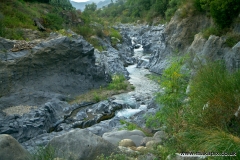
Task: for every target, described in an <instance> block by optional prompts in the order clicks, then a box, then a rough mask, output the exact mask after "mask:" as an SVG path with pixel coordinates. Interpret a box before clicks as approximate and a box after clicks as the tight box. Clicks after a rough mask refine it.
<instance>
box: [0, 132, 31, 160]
mask: <svg viewBox="0 0 240 160" xmlns="http://www.w3.org/2000/svg"><path fill="white" fill-rule="evenodd" d="M0 157H1V159H2V160H28V159H29V158H30V154H29V153H28V152H27V151H26V150H25V149H24V148H23V147H22V146H21V145H20V144H19V143H18V142H17V141H16V140H15V139H14V138H13V137H12V136H10V135H7V134H1V135H0Z"/></svg>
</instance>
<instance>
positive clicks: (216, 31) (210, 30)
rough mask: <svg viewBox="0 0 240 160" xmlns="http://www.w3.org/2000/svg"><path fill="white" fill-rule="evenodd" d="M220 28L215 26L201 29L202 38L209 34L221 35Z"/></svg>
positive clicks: (206, 37) (207, 36)
mask: <svg viewBox="0 0 240 160" xmlns="http://www.w3.org/2000/svg"><path fill="white" fill-rule="evenodd" d="M221 34H222V33H221V30H220V29H219V28H217V27H209V28H207V29H206V30H204V31H203V38H205V39H208V38H209V37H210V35H215V36H221Z"/></svg>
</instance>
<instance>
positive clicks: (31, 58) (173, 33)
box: [0, 17, 240, 159]
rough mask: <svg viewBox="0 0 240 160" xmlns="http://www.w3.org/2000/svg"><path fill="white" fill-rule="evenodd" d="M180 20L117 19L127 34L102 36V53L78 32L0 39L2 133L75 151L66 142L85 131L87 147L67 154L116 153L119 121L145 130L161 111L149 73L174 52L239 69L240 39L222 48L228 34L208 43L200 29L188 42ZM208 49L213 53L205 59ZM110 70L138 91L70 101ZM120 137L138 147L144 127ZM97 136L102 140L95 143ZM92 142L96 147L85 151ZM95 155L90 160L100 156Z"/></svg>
mask: <svg viewBox="0 0 240 160" xmlns="http://www.w3.org/2000/svg"><path fill="white" fill-rule="evenodd" d="M181 23H184V22H179V21H178V19H177V18H176V17H174V18H173V19H172V20H171V22H170V23H169V25H168V26H166V27H165V26H164V25H158V26H147V25H136V26H133V25H121V24H120V25H118V26H115V28H117V29H118V30H120V32H121V34H122V35H123V43H122V44H117V45H116V48H113V47H112V46H111V43H110V42H109V41H108V40H101V43H102V44H103V45H104V46H105V48H106V51H103V52H99V51H97V50H94V48H93V47H92V45H90V44H89V43H88V42H86V41H85V40H84V39H83V37H81V36H79V35H76V34H74V33H71V34H72V35H71V36H70V37H66V36H62V35H57V34H51V35H50V37H49V38H48V39H45V40H35V41H33V43H31V44H26V43H25V42H24V43H23V42H19V41H10V40H6V39H3V38H0V50H1V54H0V60H1V61H0V66H1V68H0V89H1V91H2V92H1V97H0V134H8V135H11V136H13V137H14V138H15V139H16V140H17V141H18V142H20V143H21V144H22V146H23V147H24V148H25V149H27V150H28V151H29V152H35V151H36V150H37V148H38V147H39V146H47V145H48V144H52V145H54V146H55V147H57V146H59V147H60V148H58V149H60V150H66V152H65V153H64V154H68V152H70V151H69V150H67V149H66V148H64V145H65V144H66V145H65V146H67V147H69V148H71V149H72V151H73V150H74V149H78V145H77V144H76V143H74V142H73V141H69V143H68V140H69V139H72V138H74V139H77V138H76V137H78V136H79V135H81V136H80V137H79V139H77V140H76V142H78V143H84V144H86V145H85V146H84V145H83V146H81V148H85V149H86V150H85V151H83V153H81V155H73V157H71V156H70V157H68V158H69V159H71V158H76V157H74V156H77V157H79V156H80V157H81V156H82V157H83V158H85V159H86V157H87V155H85V154H84V153H85V152H96V151H97V150H98V149H99V148H102V150H100V151H99V152H97V153H96V154H101V153H106V154H109V152H106V151H108V149H109V148H105V147H106V146H110V148H111V149H113V150H111V151H112V152H116V153H117V152H118V151H119V148H114V147H113V146H112V145H111V144H113V142H116V139H118V138H119V137H116V136H115V137H114V136H113V135H112V134H111V133H113V134H115V132H118V130H119V129H120V128H122V127H123V124H121V123H120V120H126V121H130V122H134V123H136V124H137V125H139V126H140V127H145V115H147V114H152V113H155V112H156V110H157V109H159V108H160V106H158V105H157V104H155V102H154V93H155V92H157V91H159V88H158V87H159V86H158V85H157V84H156V83H155V82H153V81H150V80H149V79H148V78H146V76H145V75H146V74H150V71H151V72H154V73H157V74H161V73H162V71H163V70H164V69H165V68H166V67H167V65H168V64H169V62H170V57H171V56H172V55H173V54H174V51H175V50H179V55H180V54H183V53H184V52H191V53H193V52H194V54H191V55H192V57H191V60H192V61H193V62H196V61H197V59H199V58H200V60H201V61H203V62H204V61H206V59H207V58H211V59H214V60H218V59H223V60H224V61H225V62H226V66H227V67H228V69H229V70H235V69H238V67H239V65H238V61H237V59H238V55H239V54H238V53H240V50H239V48H240V47H239V46H240V43H238V44H236V45H235V46H234V47H232V48H228V47H225V46H224V41H225V40H224V37H217V36H210V37H209V39H208V40H205V39H203V38H202V36H201V35H200V34H197V35H195V37H194V40H193V41H191V42H189V43H188V41H187V40H186V41H185V40H184V41H180V40H179V38H180V39H181V37H184V35H188V33H187V32H181ZM176 24H178V27H177V28H176V27H174V26H175V25H176ZM207 25H208V22H206V23H203V24H202V26H198V27H196V28H197V29H198V30H200V29H201V28H204V27H206V26H207ZM173 46H175V47H173ZM211 46H215V47H214V48H213V47H211ZM134 50H135V51H134ZM223 51H224V52H223ZM209 54H210V55H214V56H210V57H207V55H209ZM206 57H207V58H206ZM112 74H123V75H124V76H125V77H126V78H127V79H128V80H129V82H130V83H131V84H133V86H134V87H135V90H134V91H132V92H129V93H123V94H119V95H115V96H113V97H109V98H108V99H107V100H104V101H101V102H99V103H92V102H82V103H79V104H69V103H68V102H67V101H68V100H69V99H72V98H73V97H74V96H76V95H79V94H82V93H86V92H88V91H89V90H91V89H93V88H99V87H100V86H105V85H107V83H108V82H109V81H110V79H111V78H110V77H111V75H112ZM17 110H18V111H17ZM16 111H17V112H16ZM109 132H110V133H109ZM83 135H84V136H83ZM120 135H121V136H122V135H127V136H122V138H120V139H128V138H129V137H132V136H134V137H138V138H137V140H136V139H135V142H134V143H136V144H137V145H140V142H141V141H142V140H143V138H144V137H145V135H143V133H141V132H139V131H137V132H133V133H131V134H130V133H125V132H124V133H122V134H120ZM161 135H164V133H162V134H161ZM98 136H100V137H105V140H107V141H105V140H104V139H102V138H100V137H98ZM2 138H8V136H3V137H2ZM164 138H166V136H164ZM164 138H163V139H164ZM61 139H62V140H63V141H61ZM130 139H131V138H130ZM94 140H95V141H97V142H99V143H96V144H95V143H94V142H93V141H94ZM118 141H119V139H118ZM100 142H101V143H100ZM14 143H15V141H14ZM110 143H111V144H110ZM146 143H147V142H146ZM146 143H143V145H144V144H145V145H146ZM113 145H114V144H113ZM0 146H1V145H0ZM103 146H104V147H103ZM88 147H90V148H94V149H92V150H91V149H90V150H87V149H88ZM115 147H116V146H115ZM75 151H76V152H77V150H75ZM24 152H25V151H24ZM96 154H89V156H90V157H87V158H95V157H96V156H97V155H96ZM58 155H59V156H60V157H61V156H63V157H64V156H66V155H61V154H60V153H59V154H58ZM76 159H77V158H76ZM80 159H81V158H80Z"/></svg>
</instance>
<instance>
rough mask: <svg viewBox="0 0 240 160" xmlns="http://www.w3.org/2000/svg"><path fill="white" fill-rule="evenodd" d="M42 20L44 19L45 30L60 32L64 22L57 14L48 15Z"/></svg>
mask: <svg viewBox="0 0 240 160" xmlns="http://www.w3.org/2000/svg"><path fill="white" fill-rule="evenodd" d="M44 19H45V24H44V25H45V27H47V28H50V29H53V30H60V29H62V27H63V26H62V24H63V22H64V20H63V18H62V17H60V16H59V15H58V14H57V13H48V14H47V15H46V17H45V18H44Z"/></svg>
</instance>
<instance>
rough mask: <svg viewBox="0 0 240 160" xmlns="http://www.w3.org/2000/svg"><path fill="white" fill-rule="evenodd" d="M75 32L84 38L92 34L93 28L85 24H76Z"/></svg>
mask: <svg viewBox="0 0 240 160" xmlns="http://www.w3.org/2000/svg"><path fill="white" fill-rule="evenodd" d="M76 33H78V34H80V35H81V36H83V37H84V38H87V37H90V36H92V35H93V34H94V33H93V29H92V28H91V27H89V26H87V25H84V26H78V27H77V29H76Z"/></svg>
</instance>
